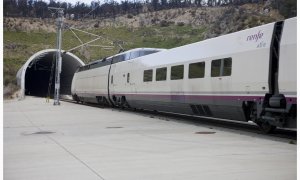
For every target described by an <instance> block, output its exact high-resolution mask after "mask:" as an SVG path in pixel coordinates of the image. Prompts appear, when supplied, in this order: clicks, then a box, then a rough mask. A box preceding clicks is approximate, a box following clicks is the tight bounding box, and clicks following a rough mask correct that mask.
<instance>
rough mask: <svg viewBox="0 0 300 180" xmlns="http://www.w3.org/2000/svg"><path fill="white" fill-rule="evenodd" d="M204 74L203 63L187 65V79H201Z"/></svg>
mask: <svg viewBox="0 0 300 180" xmlns="http://www.w3.org/2000/svg"><path fill="white" fill-rule="evenodd" d="M204 72H205V62H197V63H192V64H190V65H189V78H190V79H193V78H203V77H204Z"/></svg>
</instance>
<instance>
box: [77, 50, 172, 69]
mask: <svg viewBox="0 0 300 180" xmlns="http://www.w3.org/2000/svg"><path fill="white" fill-rule="evenodd" d="M165 50H167V49H162V48H135V49H131V50H128V51H125V52H121V53H118V54H115V55H113V56H109V57H105V58H103V59H100V60H96V61H93V62H90V63H89V64H86V65H85V66H82V67H80V68H79V69H78V71H79V72H80V71H85V70H88V69H94V68H98V67H102V66H106V65H109V64H115V63H118V62H121V61H127V60H130V59H134V58H138V57H141V56H146V55H148V54H153V53H157V52H160V51H165Z"/></svg>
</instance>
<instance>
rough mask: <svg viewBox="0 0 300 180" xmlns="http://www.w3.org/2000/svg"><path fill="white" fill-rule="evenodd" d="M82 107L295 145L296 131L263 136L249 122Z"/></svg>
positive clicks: (276, 132)
mask: <svg viewBox="0 0 300 180" xmlns="http://www.w3.org/2000/svg"><path fill="white" fill-rule="evenodd" d="M63 101H65V102H69V103H76V102H75V101H73V100H69V99H63ZM83 105H86V106H91V107H99V108H110V109H112V111H125V112H131V113H135V114H138V115H141V116H148V117H150V118H156V119H160V120H162V121H173V122H174V121H175V122H178V123H188V124H193V125H195V126H202V127H207V128H209V129H211V131H212V132H213V130H214V129H216V130H224V131H231V132H234V133H239V134H241V135H249V136H256V137H260V138H265V139H270V140H276V141H282V142H287V143H290V144H297V130H294V129H282V128H277V129H276V130H275V131H274V132H273V133H271V134H265V133H263V132H262V131H261V130H260V129H259V127H258V126H257V125H256V124H255V123H250V122H249V123H248V122H237V121H232V120H226V119H218V118H207V117H198V116H190V115H182V114H174V113H168V112H157V111H150V110H140V109H121V108H111V107H103V106H101V105H98V104H90V103H88V104H87V103H84V104H83Z"/></svg>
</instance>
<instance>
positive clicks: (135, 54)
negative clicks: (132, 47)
mask: <svg viewBox="0 0 300 180" xmlns="http://www.w3.org/2000/svg"><path fill="white" fill-rule="evenodd" d="M139 53H140V52H139V51H133V52H131V53H130V59H134V58H137V57H139Z"/></svg>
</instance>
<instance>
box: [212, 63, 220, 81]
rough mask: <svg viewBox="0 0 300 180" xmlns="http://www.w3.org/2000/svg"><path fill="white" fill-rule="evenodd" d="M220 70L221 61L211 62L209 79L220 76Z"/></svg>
mask: <svg viewBox="0 0 300 180" xmlns="http://www.w3.org/2000/svg"><path fill="white" fill-rule="evenodd" d="M220 69H221V59H218V60H213V61H212V62H211V77H218V76H220Z"/></svg>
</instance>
